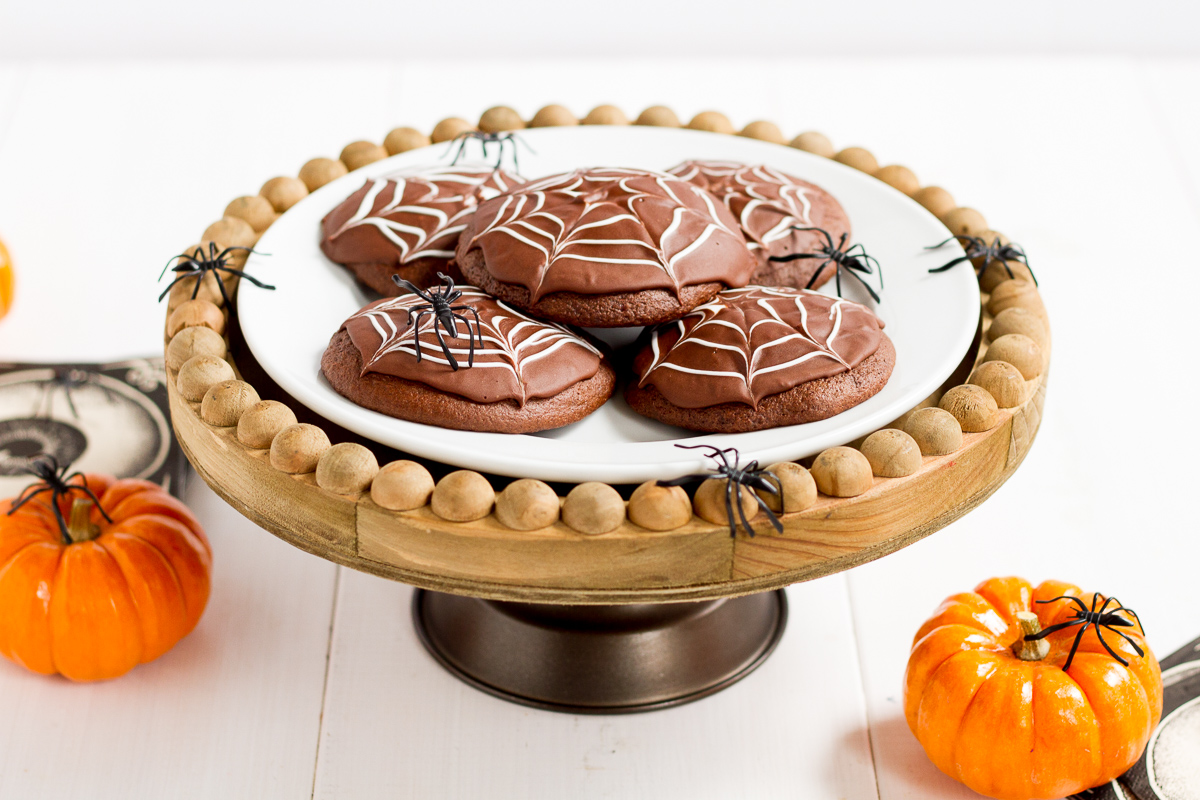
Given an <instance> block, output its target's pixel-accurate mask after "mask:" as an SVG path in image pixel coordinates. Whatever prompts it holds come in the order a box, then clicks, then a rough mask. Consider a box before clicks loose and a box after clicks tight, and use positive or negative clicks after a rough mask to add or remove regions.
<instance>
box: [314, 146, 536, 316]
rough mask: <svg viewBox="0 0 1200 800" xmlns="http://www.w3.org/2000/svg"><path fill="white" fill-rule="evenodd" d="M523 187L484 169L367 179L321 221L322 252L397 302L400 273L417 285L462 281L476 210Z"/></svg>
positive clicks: (434, 170) (445, 169)
mask: <svg viewBox="0 0 1200 800" xmlns="http://www.w3.org/2000/svg"><path fill="white" fill-rule="evenodd" d="M520 183H522V179H521V178H519V177H517V176H516V175H512V174H510V173H507V172H503V171H501V170H494V169H490V168H484V167H465V166H463V167H444V166H443V167H432V168H431V167H426V168H422V169H420V170H417V171H411V172H401V173H395V174H393V175H387V176H384V177H382V178H375V179H374V180H369V181H367V182H366V184H365V185H364V186H363V187H362V188H361V189H359V190H358V191H357V192H355V193H354V194H352V195H350V196H349V197H348V198H346V199H345V200H344V201H343V202H342V203H341V205H339V206H338V207H337V208H335V209H333V210H332V211H330V212H329V213H328V214H327V215H326V216H325V219H324V220H322V222H321V227H322V236H321V250H322V252H324V253H325V255H326V256H328V257H329V258H330V259H331V260H333V261H336V262H337V263H339V264H342V265H344V266H345V267H346V268H347V269H349V270H350V271H351V272H353V273H354V275H355V277H356V278H358V280H359V281H360V282H362V283H363V284H365V285H366V286H368V287H370V288H371V289H374V290H375V291H376V292H379V293H380V294H382V295H386V296H395V295H397V294H399V292H400V289H398V288H397V286H396V284H394V283H393V282H392V275H396V274H398V275H399V276H400V277H401V278H404V279H406V280H408V281H411V282H412V283H414V284H416V285H417V286H429V285H432V284H435V283H437V282H438V277H437V274H438V273H439V272H443V273H446V274H447V275H449V276H450V277H451V278H454V279H455V280H461V277H462V276H461V275H460V274H459V272H458V270H457V268H456V267H454V264H453V261H452V259H453V257H454V248H455V246H456V245H457V244H458V237H459V234H461V233H462V231H463V228H464V227H466V224H467V219H468V218H469V217H470V216H471V215H472V214H473V213H475V209H476V207H477V206H478V204H479V203H480V202H481V201H483V200H486V199H488V198H489V197H494V196H496V195H497V194H500V193H501V192H504V191H507V190H508V189H510V188H512V187H513V186H516V185H519V184H520Z"/></svg>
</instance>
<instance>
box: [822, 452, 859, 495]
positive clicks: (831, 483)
mask: <svg viewBox="0 0 1200 800" xmlns="http://www.w3.org/2000/svg"><path fill="white" fill-rule="evenodd" d="M809 471H810V472H811V473H812V476H813V480H815V481H816V482H817V489H819V490H820V492H821V494H827V495H829V496H830V497H857V496H858V495H860V494H862V493H863V492H865V491H867V490H868V489H870V488H871V463H870V462H869V461H867V457H866V456H864V455H863V454H862V453H860V452H858V451H857V450H855V449H854V448H853V447H830V448H829V449H828V450H822V451H821V453H820V455H818V456H817V457H816V459H815V460H814V461H813V465H812V469H810V470H809Z"/></svg>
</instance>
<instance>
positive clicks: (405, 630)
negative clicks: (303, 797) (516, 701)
mask: <svg viewBox="0 0 1200 800" xmlns="http://www.w3.org/2000/svg"><path fill="white" fill-rule="evenodd" d="M845 592H846V588H845V583H844V581H843V580H842V579H841V578H839V577H835V578H831V579H829V580H824V581H817V582H814V583H811V584H807V585H804V586H797V587H792V588H791V589H790V590H789V598H788V599H789V603H790V606H791V613H792V627H791V630H790V631H789V632H788V635H787V636H785V638H784V640H783V641H782V642H781V644H780V646H779V649H778V650H777V651H776V652H775V654H774V655H772V656H771V658H770V659H769V660H768V661H767V662H766V663H765V664H764V665H763V666H762V667H761V668H759V670H758V671H757V672H755V673H753V674H752V675H750V676H749V677H748V678H746V679H745V680H743V681H742V682H740V683H738V684H736V685H734V686H733V687H731V688H729V689H727V690H726V691H723V692H721V693H720V694H717V695H714V696H712V697H710V698H707V699H705V700H703V701H701V702H697V703H692V704H690V705H687V706H682V707H679V708H674V709H668V710H665V711H657V712H654V713H650V714H633V715H626V716H613V717H594V716H576V715H569V714H557V713H552V712H546V711H537V710H533V709H528V708H523V707H521V706H517V705H513V704H511V703H507V702H504V701H502V700H498V699H496V698H493V697H491V696H490V695H486V694H483V693H482V692H479V691H476V690H475V689H472V688H470V687H468V686H467V685H465V684H463V683H461V682H459V681H458V680H457V679H456V678H454V677H452V676H451V675H450V674H449V673H447V672H446V671H445V670H443V669H442V668H441V667H440V666H438V664H437V663H436V662H435V661H434V660H433V658H432V657H430V656H429V655H428V654H427V653H426V652H425V651H424V649H422V647H421V644H420V643H419V642H418V641H417V638H416V635H415V634H414V633H413V630H412V625H411V623H410V621H409V619H408V609H409V602H410V598H411V596H412V590H410V589H409V588H408V587H405V586H402V585H399V584H395V583H390V582H388V581H385V580H382V579H380V578H376V577H373V576H370V575H363V574H359V573H354V572H350V571H347V572H345V573H344V574H343V576H342V581H341V586H340V593H339V597H338V606H337V624H336V626H335V629H334V636H333V644H332V648H331V652H330V665H329V688H328V692H327V694H326V704H325V715H324V722H323V726H322V731H321V750H320V757H319V760H318V763H317V780H316V793H315V797H317V798H343V797H375V796H379V795H381V794H383V793H385V792H390V793H394V794H396V795H397V796H402V797H438V798H447V800H449V798H477V797H489V798H496V799H497V800H510V799H511V800H518V799H519V798H532V797H536V798H562V797H570V798H580V799H581V800H582V798H602V797H619V798H656V799H657V798H675V797H679V798H683V797H688V798H709V797H711V798H727V800H736V799H740V798H745V800H769V799H771V798H786V797H795V796H797V791H798V789H800V787H803V795H804V796H807V797H814V798H817V797H819V798H826V797H828V798H846V800H867V798H870V800H874V798H876V797H877V795H876V791H875V780H874V776H873V774H872V769H871V763H870V752H869V747H868V743H867V730H866V718H865V714H864V709H863V705H862V684H861V680H860V677H859V673H858V666H857V663H856V654H855V646H854V641H853V635H852V630H851V625H850V618H849V614H848V613H847V612H848V606H847V603H846V594H845Z"/></svg>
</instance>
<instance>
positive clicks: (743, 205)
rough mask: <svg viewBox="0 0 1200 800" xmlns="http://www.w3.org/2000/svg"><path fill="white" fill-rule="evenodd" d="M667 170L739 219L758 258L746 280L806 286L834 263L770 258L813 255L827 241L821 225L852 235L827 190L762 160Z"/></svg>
mask: <svg viewBox="0 0 1200 800" xmlns="http://www.w3.org/2000/svg"><path fill="white" fill-rule="evenodd" d="M669 172H670V174H672V175H675V176H677V177H679V178H680V179H681V180H686V181H689V182H690V183H694V184H696V185H697V186H699V187H701V188H703V189H706V190H708V191H709V192H711V193H712V194H713V195H714V196H716V197H717V199H719V200H720V201H721V202H722V203H724V204H725V206H726V207H727V208H728V209H729V211H730V212H731V213H732V214H733V216H734V217H735V218H736V219H737V220H738V224H739V225H740V226H741V229H742V233H744V234H745V236H746V241H747V246H748V247H749V248H750V252H752V253H753V254H754V257H755V259H756V260H757V261H758V266H757V268H756V269H755V270H754V276H753V277H752V278H751V279H750V283H751V284H754V285H759V286H791V287H793V288H795V289H804V288H806V287H807V286H808V285H809V281H810V280H813V275H814V274H816V272H817V270H818V268H819V269H820V270H821V272H820V274H819V275H817V278H816V280H815V281H813V283H812V286H814V287H816V286H820V285H821V284H823V283H825V282H826V281H828V280H829V279H830V278H832V277H833V276H834V272H835V269H834V265H833V264H826V265H825V266H823V267H820V266H819V265H820V264H821V261H822V259H802V260H797V261H788V262H779V261H771V260H770V259H771V258H772V257H779V256H788V255H793V254H796V253H817V252H819V251H820V249H821V248H822V247H823V246H824V245H825V237H824V236H822V235H821V234H820V232H818V231H798V230H794V229H795V228H821V229H823V230H825V231H828V232H829V235H830V236H831V237H833V241H835V242H836V241H838V240H839V239H840V238H841V235H842V234H843V233H845V234H847V235H848V234H849V233H850V218H849V217H848V216H846V211H845V209H843V208H842V206H841V204H840V203H839V202H838V201H837V200H836V199H835V198H834V196H833V195H831V194H830V193H829V192H827V191H825V190H824V189H822V188H821V187H820V186H817V185H816V184H813V183H809V182H808V181H802V180H800V179H799V178H796V177H793V176H791V175H788V174H787V173H785V172H780V171H779V170H777V169H775V168H774V167H769V166H766V165H764V164H757V165H753V166H749V165H746V164H738V163H735V162H730V161H685V162H683V163H682V164H680V165H678V166H676V167H672V168H671V169H670V170H669Z"/></svg>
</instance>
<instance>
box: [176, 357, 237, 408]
mask: <svg viewBox="0 0 1200 800" xmlns="http://www.w3.org/2000/svg"><path fill="white" fill-rule="evenodd" d="M234 377H235V376H234V374H233V367H231V366H229V362H227V361H225V359H223V358H217V357H216V356H205V355H199V356H192V357H191V358H189V359H188V360H187V361H185V362H184V364H183V366H182V367H180V368H179V375H178V376H177V377H176V378H175V388H176V389H178V390H179V394H180V395H181V396H182V397H183V399H184V400H190V401H192V402H193V403H199V402H200V401H201V400H203V399H204V394H205V393H206V392H207V391H208V390H209V387H211V386H212V385H213V384H214V383H220V382H221V381H231V380H233V379H234Z"/></svg>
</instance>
